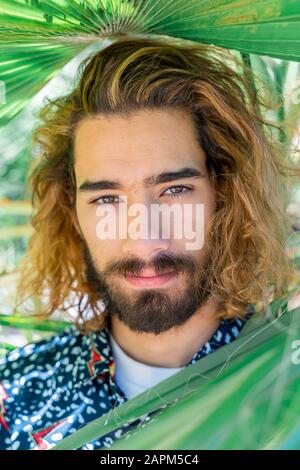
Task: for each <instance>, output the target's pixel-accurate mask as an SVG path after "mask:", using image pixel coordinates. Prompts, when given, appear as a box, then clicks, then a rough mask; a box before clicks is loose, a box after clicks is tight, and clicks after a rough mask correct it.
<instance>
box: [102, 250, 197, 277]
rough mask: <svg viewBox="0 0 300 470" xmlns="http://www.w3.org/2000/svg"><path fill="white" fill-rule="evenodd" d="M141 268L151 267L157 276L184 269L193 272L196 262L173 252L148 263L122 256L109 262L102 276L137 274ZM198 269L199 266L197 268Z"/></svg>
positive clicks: (162, 254)
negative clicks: (120, 258)
mask: <svg viewBox="0 0 300 470" xmlns="http://www.w3.org/2000/svg"><path fill="white" fill-rule="evenodd" d="M143 269H151V270H153V271H154V272H155V274H156V275H157V276H158V275H160V274H163V273H165V272H166V271H167V270H169V271H175V272H179V271H186V272H188V273H189V274H191V275H192V274H193V273H195V271H196V269H197V262H196V260H195V259H193V258H192V257H189V256H185V255H177V254H176V255H174V254H173V253H161V254H159V255H157V256H156V257H155V258H154V259H153V260H152V261H151V262H150V263H149V262H146V261H144V260H141V259H139V258H132V257H130V258H124V259H122V260H115V261H113V262H111V263H110V264H109V265H108V266H107V268H106V269H105V271H104V276H105V277H107V276H111V275H113V274H117V275H121V276H125V277H126V276H129V275H131V276H138V275H139V274H140V273H141V271H142V270H143ZM198 269H199V268H198Z"/></svg>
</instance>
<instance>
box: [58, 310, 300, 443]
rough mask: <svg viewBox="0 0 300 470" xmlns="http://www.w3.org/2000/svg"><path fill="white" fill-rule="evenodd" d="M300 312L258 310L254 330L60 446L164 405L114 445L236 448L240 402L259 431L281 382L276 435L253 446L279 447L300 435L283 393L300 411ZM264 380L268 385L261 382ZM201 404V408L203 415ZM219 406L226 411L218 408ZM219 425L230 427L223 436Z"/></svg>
mask: <svg viewBox="0 0 300 470" xmlns="http://www.w3.org/2000/svg"><path fill="white" fill-rule="evenodd" d="M282 304H283V302H282V301H279V302H278V301H277V303H276V304H275V303H272V306H271V308H272V310H273V311H274V310H275V307H276V308H278V306H280V305H282ZM299 314H300V308H297V309H294V310H292V311H290V312H286V313H285V314H284V315H282V316H281V317H280V318H277V317H274V316H273V315H272V317H271V320H270V319H269V320H263V322H261V320H260V321H259V317H258V316H257V315H256V316H254V317H252V319H251V320H250V321H249V323H248V329H247V330H246V331H245V332H242V333H243V334H241V335H240V337H238V338H237V339H236V340H235V341H234V342H233V343H230V344H228V345H227V346H224V347H222V348H220V349H219V350H217V351H215V352H214V353H212V354H210V355H208V356H206V357H204V358H202V359H201V361H198V362H197V363H196V364H193V365H192V366H189V367H187V368H184V369H183V370H182V371H180V372H179V373H177V374H175V375H174V376H172V377H170V378H169V379H167V380H164V381H163V382H160V383H159V384H158V385H156V386H155V387H153V388H151V389H149V390H147V391H145V392H144V393H142V394H140V395H138V396H137V397H135V398H133V399H131V400H128V401H127V402H125V403H124V404H123V405H120V406H118V407H117V409H115V410H111V411H110V412H109V413H107V414H105V415H104V416H102V417H100V418H98V419H96V420H94V421H92V422H91V423H89V424H87V425H86V426H84V427H83V428H82V429H80V430H78V431H77V432H75V433H73V434H72V435H71V436H68V437H67V438H65V439H64V440H63V441H61V442H60V443H59V444H58V445H57V446H55V447H54V448H53V449H55V450H64V449H76V448H78V447H80V446H82V445H84V444H85V443H87V442H91V441H92V440H93V439H96V438H101V437H103V436H104V435H106V434H108V433H109V432H111V431H113V430H116V429H118V428H119V427H120V426H121V425H122V424H125V423H131V422H134V421H135V420H136V419H138V418H140V417H142V416H145V415H146V414H147V413H150V412H154V411H159V410H160V409H161V411H159V413H160V414H158V415H157V416H155V417H154V419H153V420H152V421H150V422H149V423H148V424H146V425H145V427H144V428H140V429H139V430H138V431H136V434H134V435H133V436H132V437H130V439H127V438H126V436H124V437H123V438H122V439H120V440H118V441H116V442H115V444H113V446H112V447H111V448H112V449H139V448H142V449H182V448H185V449H187V448H189V449H191V448H194V449H202V448H203V449H204V448H219V447H224V448H228V446H232V448H239V447H240V446H241V443H240V429H239V425H238V426H237V423H236V421H235V419H236V417H237V404H238V403H240V404H241V406H240V408H238V410H239V412H240V419H241V423H240V426H246V425H249V423H250V422H251V420H253V421H254V424H255V423H256V424H257V427H258V429H257V430H258V431H259V430H260V429H262V426H261V425H259V419H260V416H261V415H260V413H261V406H264V407H267V408H268V406H269V405H271V402H270V397H269V395H270V394H272V391H273V390H274V383H275V384H276V386H278V387H281V388H280V393H281V395H280V400H279V403H277V402H276V403H275V405H276V404H277V405H279V406H277V408H276V407H275V408H274V406H270V407H269V408H268V410H269V412H270V413H271V416H270V423H269V425H268V429H267V431H268V434H267V436H268V439H269V440H268V442H265V441H263V440H262V438H259V437H257V439H256V441H255V442H253V441H251V443H250V444H251V445H252V446H254V445H255V446H256V447H257V448H261V446H262V445H263V446H268V445H269V446H272V445H274V446H275V447H276V446H279V445H280V444H282V442H283V440H284V439H285V438H288V435H289V433H290V432H292V431H294V430H295V429H297V430H298V431H297V432H299V433H300V429H299V424H300V422H299V421H300V420H299V413H297V414H296V415H295V416H294V419H293V420H291V417H290V414H289V408H287V407H286V403H285V402H284V403H282V401H281V397H283V400H286V398H285V396H286V395H287V396H289V395H291V396H292V398H293V399H294V400H293V402H292V403H293V407H294V410H297V409H298V408H299V407H300V404H299V400H297V399H296V396H297V394H296V390H297V388H298V387H299V384H300V371H299V367H296V366H295V365H294V364H293V363H292V362H291V351H292V349H291V347H292V346H291V345H292V343H293V341H294V340H295V339H297V338H299V334H300V317H299ZM270 371H272V374H271V375H270V374H269V372H270ZM279 372H280V373H281V376H282V382H281V383H277V382H276V379H278V377H279V376H278V373H279ZM265 379H266V380H265ZM257 383H258V384H259V383H261V385H260V387H258V388H255V387H256V385H257ZM285 385H288V387H285ZM261 388H262V389H263V392H264V397H265V401H264V402H263V404H261V403H260V400H259V398H260V397H261V395H260V393H262V392H261V391H260V389H261ZM256 390H257V392H256ZM249 391H252V392H253V393H254V398H255V399H256V400H257V408H255V407H254V408H253V409H252V408H251V410H252V411H251V413H250V414H251V416H250V417H249V415H248V414H247V413H248V412H249V406H248V405H247V403H246V404H245V406H244V403H243V399H244V397H245V394H246V392H247V393H249ZM266 391H267V392H266ZM259 392H260V393H259ZM252 398H253V397H252ZM254 398H253V399H254ZM275 401H276V400H275ZM273 402H274V400H273ZM255 403H256V402H255ZM283 404H284V406H282V405H283ZM272 405H274V403H272ZM251 406H252V405H251ZM255 406H256V405H255ZM162 407H163V408H162ZM223 407H224V408H225V409H224V413H223ZM195 410H199V412H198V413H196V412H195ZM217 410H219V411H220V410H222V412H219V413H217ZM275 411H276V412H277V411H278V412H280V413H281V414H284V415H285V419H286V420H285V421H284V422H283V423H282V424H281V425H280V426H279V427H278V423H280V421H278V420H277V418H276V419H275V418H274V413H275ZM188 418H190V419H188ZM212 418H213V419H215V420H216V424H215V426H212V424H211V422H210V420H211V419H212ZM219 430H222V432H221V431H220V435H219ZM282 431H285V432H284V433H283V432H282ZM202 437H203V440H202ZM272 442H273V444H272ZM248 445H249V441H248V440H247V441H246V442H245V443H243V444H242V447H243V448H247V446H248ZM226 446H227V447H226Z"/></svg>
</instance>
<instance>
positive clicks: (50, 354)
mask: <svg viewBox="0 0 300 470" xmlns="http://www.w3.org/2000/svg"><path fill="white" fill-rule="evenodd" d="M83 342H84V336H83V335H82V334H81V333H80V332H79V331H78V330H77V329H76V328H75V327H73V326H70V327H68V328H66V329H65V330H64V331H63V332H62V333H60V334H58V335H55V336H51V337H49V338H46V339H43V340H40V341H38V342H36V343H30V344H27V345H26V346H23V347H19V348H17V349H15V350H13V351H11V352H10V353H8V354H7V355H6V356H5V357H4V358H2V359H0V380H3V379H9V378H11V376H16V375H17V377H16V378H19V377H20V374H21V375H22V374H23V373H24V372H25V373H26V372H29V371H30V370H31V369H38V368H39V366H42V367H43V369H44V368H45V365H46V364H48V365H49V366H50V367H51V366H53V365H54V363H56V362H57V361H58V360H59V358H60V357H61V356H62V355H67V354H74V355H76V354H78V353H79V352H80V351H81V348H82V344H83ZM30 366H32V367H30ZM28 367H29V369H28ZM26 368H27V370H26Z"/></svg>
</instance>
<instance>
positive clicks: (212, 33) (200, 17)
mask: <svg viewBox="0 0 300 470" xmlns="http://www.w3.org/2000/svg"><path fill="white" fill-rule="evenodd" d="M121 34H137V35H139V34H146V35H166V36H171V37H176V38H181V39H187V40H191V41H199V42H203V43H209V44H214V45H216V46H220V47H225V48H229V49H236V50H239V51H242V52H248V53H249V52H251V53H253V54H262V55H269V56H272V57H278V58H282V59H286V60H295V61H299V60H300V3H299V2H298V1H297V0H259V1H258V0H256V1H253V0H242V1H236V0H219V1H218V2H211V1H208V0H202V1H199V0H190V1H189V2H186V0H159V1H158V0H136V1H134V0H127V1H122V0H110V1H109V0H107V1H104V0H103V1H101V2H99V1H94V0H89V1H87V0H86V1H81V0H56V1H51V0H43V1H39V0H32V1H30V2H25V0H23V1H22V0H14V1H8V0H1V1H0V54H1V56H2V57H4V60H2V63H1V64H0V80H2V81H4V82H5V84H6V90H7V91H6V93H7V104H6V105H5V106H2V109H1V108H0V120H1V122H2V125H4V124H5V123H7V122H8V120H10V119H11V118H12V117H13V116H15V115H16V114H17V113H18V112H20V110H21V109H22V108H23V107H24V106H25V104H26V103H27V102H28V100H29V99H30V98H32V96H34V94H35V93H37V91H38V90H40V89H41V88H42V87H43V86H44V85H45V84H46V83H47V82H48V81H49V80H50V78H51V77H53V76H54V75H55V74H56V73H57V72H58V71H59V70H60V69H61V68H62V67H63V65H65V64H66V63H67V62H68V61H69V60H71V58H73V57H74V56H75V55H76V54H77V53H79V52H80V51H82V50H83V49H84V48H85V47H86V46H87V45H89V44H91V43H93V42H94V41H97V40H98V39H99V38H103V37H112V36H117V35H121Z"/></svg>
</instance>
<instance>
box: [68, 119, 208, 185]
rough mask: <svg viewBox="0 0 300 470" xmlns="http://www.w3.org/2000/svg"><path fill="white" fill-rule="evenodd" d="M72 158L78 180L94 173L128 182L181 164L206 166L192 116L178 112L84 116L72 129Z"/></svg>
mask: <svg viewBox="0 0 300 470" xmlns="http://www.w3.org/2000/svg"><path fill="white" fill-rule="evenodd" d="M74 158H75V173H76V177H77V180H78V184H80V182H82V181H83V180H85V179H86V178H89V179H91V178H95V177H96V176H101V177H111V176H117V177H118V179H120V180H122V179H123V178H125V179H126V181H128V183H129V181H133V182H134V181H137V180H138V179H142V178H144V177H146V176H147V175H148V174H153V173H159V172H161V171H166V170H174V169H176V168H179V167H183V166H189V165H193V166H194V167H196V168H198V169H199V170H200V169H204V168H205V155H204V152H203V151H202V149H201V148H200V146H199V143H198V142H197V134H196V130H195V127H194V124H193V120H192V117H191V116H190V115H189V113H187V112H186V111H181V110H170V111H169V110H168V111H166V110H142V111H138V112H136V113H134V114H132V115H130V116H129V117H124V116H121V115H112V114H111V115H103V114H99V115H97V116H96V117H89V118H86V119H84V120H83V121H82V122H81V123H80V124H79V126H78V127H77V129H76V132H75V139H74Z"/></svg>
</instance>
